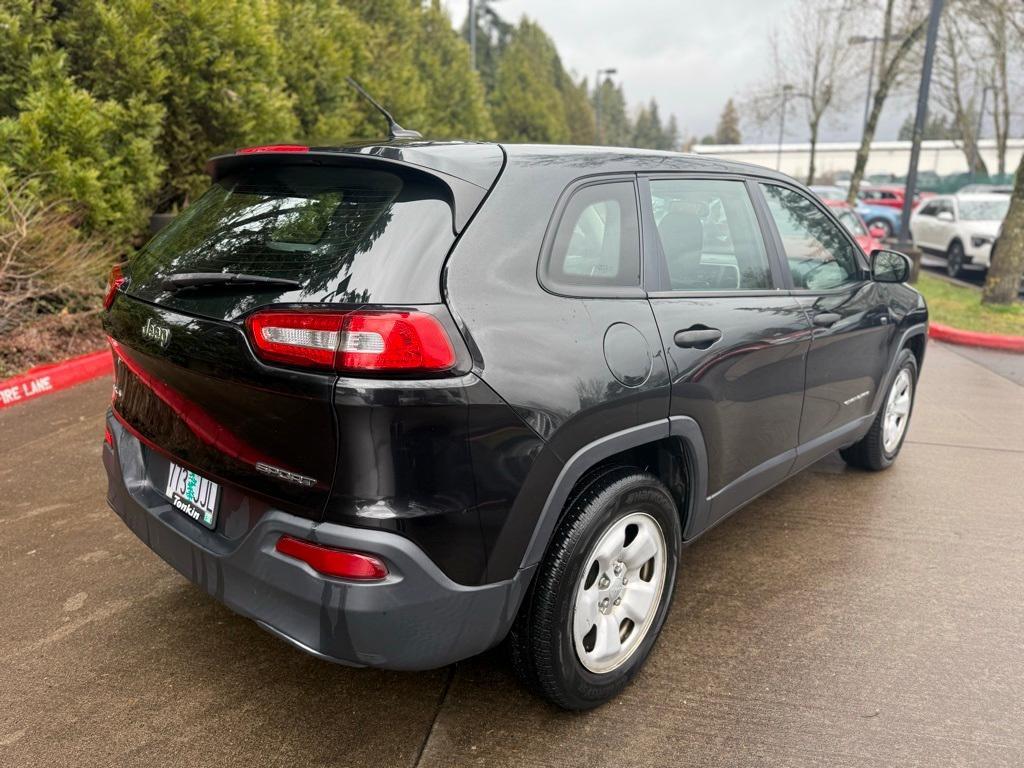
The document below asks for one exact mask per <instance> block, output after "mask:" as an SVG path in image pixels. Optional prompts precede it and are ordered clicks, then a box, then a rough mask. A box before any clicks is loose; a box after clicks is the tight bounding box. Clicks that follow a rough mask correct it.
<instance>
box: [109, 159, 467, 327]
mask: <svg viewBox="0 0 1024 768" xmlns="http://www.w3.org/2000/svg"><path fill="white" fill-rule="evenodd" d="M453 240H454V236H453V234H452V216H451V208H450V207H449V205H448V203H447V202H446V200H445V197H444V192H443V189H441V188H440V187H439V185H436V184H434V183H432V182H431V181H430V180H427V179H424V178H422V177H420V176H419V175H416V174H411V175H408V176H402V175H399V174H398V173H394V172H391V171H383V170H370V169H365V168H346V167H319V168H316V167H313V168H311V167H308V166H288V165H274V166H268V167H263V168H260V169H252V170H248V171H245V172H242V173H239V174H236V175H232V176H228V177H226V178H224V179H221V180H220V181H218V182H217V183H216V184H214V185H213V186H212V187H211V188H210V190H209V191H207V192H206V194H204V195H203V196H202V197H201V198H200V199H199V200H197V201H196V202H195V203H193V204H192V205H191V206H189V207H188V208H187V209H186V210H185V212H184V213H182V215H181V216H179V217H178V218H177V219H176V220H175V221H174V223H173V224H171V225H170V226H169V227H168V228H167V229H165V230H163V231H162V232H160V233H159V234H158V235H157V236H156V237H154V238H153V240H151V241H150V243H149V244H148V245H147V246H146V247H145V248H144V249H143V250H142V251H141V252H140V253H139V254H138V256H136V258H135V259H134V261H133V262H132V263H131V265H130V275H131V278H130V280H131V282H130V287H129V292H130V293H132V294H135V295H137V296H139V297H140V298H144V299H147V300H150V301H157V302H158V303H161V304H170V305H174V306H175V307H176V308H178V309H182V310H185V311H191V312H195V313H197V314H203V315H208V316H209V315H216V316H218V317H231V316H235V315H237V314H240V313H242V312H245V311H247V310H249V309H251V308H253V307H254V306H257V305H260V304H266V303H277V302H332V303H334V302H336V303H363V302H371V301H373V302H381V301H384V302H395V303H403V302H408V303H432V302H437V301H439V300H440V295H439V293H440V269H441V264H442V262H443V261H444V257H445V255H446V254H447V252H448V249H449V248H450V246H451V243H452V241H453ZM194 272H200V273H207V272H232V273H241V274H244V275H255V276H259V277H268V278H280V279H283V281H284V283H285V284H284V285H276V286H274V285H269V286H254V285H249V284H247V285H245V286H237V287H235V288H232V287H230V286H225V287H222V288H220V289H216V290H213V289H211V290H203V291H191V290H180V291H177V292H174V293H170V292H168V291H167V290H166V282H165V281H166V280H167V278H168V277H169V276H172V275H175V274H181V273H194ZM288 281H294V283H296V284H297V285H292V286H289V285H287V282H288Z"/></svg>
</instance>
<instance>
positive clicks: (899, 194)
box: [857, 187, 930, 210]
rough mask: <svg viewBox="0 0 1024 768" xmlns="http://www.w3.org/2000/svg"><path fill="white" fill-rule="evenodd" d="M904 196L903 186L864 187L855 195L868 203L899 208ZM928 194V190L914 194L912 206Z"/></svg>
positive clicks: (905, 191)
mask: <svg viewBox="0 0 1024 768" xmlns="http://www.w3.org/2000/svg"><path fill="white" fill-rule="evenodd" d="M906 196H907V190H906V188H905V187H864V188H863V189H861V190H860V192H858V193H857V197H858V198H860V199H861V200H863V201H864V202H865V203H867V204H868V205H884V206H887V207H889V208H897V209H899V210H903V200H904V199H905V198H906ZM929 196H930V193H928V192H923V193H922V192H918V193H917V194H916V195H914V208H917V206H919V205H920V204H921V198H922V197H929Z"/></svg>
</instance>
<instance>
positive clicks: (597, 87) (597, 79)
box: [594, 67, 619, 144]
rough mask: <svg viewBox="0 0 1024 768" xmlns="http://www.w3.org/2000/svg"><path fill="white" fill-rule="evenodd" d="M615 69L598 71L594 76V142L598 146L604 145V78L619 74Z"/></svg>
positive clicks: (609, 68) (608, 68)
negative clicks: (602, 121)
mask: <svg viewBox="0 0 1024 768" xmlns="http://www.w3.org/2000/svg"><path fill="white" fill-rule="evenodd" d="M618 71H619V70H617V69H616V68H615V67H607V68H605V69H598V70H597V73H596V74H595V75H594V141H595V142H596V143H598V144H603V143H604V141H602V139H601V133H602V131H601V90H602V87H601V86H602V85H603V83H602V81H601V77H602V76H605V77H607V76H610V75H615V74H618Z"/></svg>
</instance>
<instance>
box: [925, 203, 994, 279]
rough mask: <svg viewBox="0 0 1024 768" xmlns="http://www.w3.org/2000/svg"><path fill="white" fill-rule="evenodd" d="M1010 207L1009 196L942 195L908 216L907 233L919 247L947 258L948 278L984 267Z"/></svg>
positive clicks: (988, 260) (987, 266) (989, 259)
mask: <svg viewBox="0 0 1024 768" xmlns="http://www.w3.org/2000/svg"><path fill="white" fill-rule="evenodd" d="M1009 208H1010V196H1009V195H1002V194H980V195H972V194H967V195H941V196H939V197H934V198H932V199H931V200H929V201H928V202H927V203H926V204H925V205H924V206H922V207H921V208H919V209H918V210H917V211H915V212H914V215H913V216H911V217H910V234H911V236H912V237H913V239H914V244H915V245H917V247H918V248H920V249H921V250H923V251H925V252H927V253H931V254H934V255H937V256H945V257H946V273H947V274H949V275H950V276H951V277H957V276H958V275H960V274H962V273H963V272H964V270H969V269H970V270H979V269H981V270H987V269H988V268H989V266H990V265H991V263H992V245H993V244H994V243H995V241H996V239H997V238H998V237H999V230H1000V228H1001V227H1002V226H1003V219H1005V218H1006V212H1007V211H1008V210H1009Z"/></svg>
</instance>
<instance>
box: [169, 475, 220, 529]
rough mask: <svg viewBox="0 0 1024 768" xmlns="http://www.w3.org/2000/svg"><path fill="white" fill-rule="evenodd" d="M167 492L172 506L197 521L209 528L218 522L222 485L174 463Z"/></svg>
mask: <svg viewBox="0 0 1024 768" xmlns="http://www.w3.org/2000/svg"><path fill="white" fill-rule="evenodd" d="M166 494H167V498H169V499H170V500H171V505H172V506H174V507H175V508H177V509H179V510H181V511H182V512H184V513H185V514H186V515H188V516H189V517H191V518H192V519H193V520H195V521H196V522H197V523H200V524H201V525H205V526H206V527H207V528H213V527H214V526H215V525H216V524H217V501H218V500H219V499H220V486H218V485H217V484H216V483H215V482H213V481H212V480H207V479H206V478H205V477H202V476H201V475H197V474H196V473H195V472H190V471H189V470H187V469H185V468H184V467H179V466H178V465H177V464H174V463H172V464H171V465H170V471H169V472H168V473H167V491H166Z"/></svg>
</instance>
